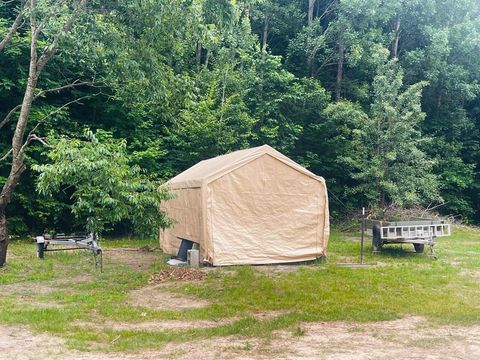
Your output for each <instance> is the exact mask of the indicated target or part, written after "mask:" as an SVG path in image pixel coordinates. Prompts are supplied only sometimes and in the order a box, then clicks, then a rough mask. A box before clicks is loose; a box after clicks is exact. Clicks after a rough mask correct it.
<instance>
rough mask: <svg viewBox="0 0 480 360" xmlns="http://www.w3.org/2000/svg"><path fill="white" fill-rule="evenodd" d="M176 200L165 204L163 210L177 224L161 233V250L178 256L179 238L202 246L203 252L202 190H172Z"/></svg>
mask: <svg viewBox="0 0 480 360" xmlns="http://www.w3.org/2000/svg"><path fill="white" fill-rule="evenodd" d="M171 191H172V192H173V193H174V194H175V198H174V199H171V200H168V201H166V202H165V204H164V207H163V208H162V210H163V211H165V212H166V213H167V214H168V216H169V217H170V218H172V219H173V220H174V221H175V224H174V225H173V226H172V227H171V228H169V229H165V230H163V231H162V230H161V231H160V247H161V249H162V250H163V251H164V252H166V253H168V254H172V255H176V254H177V252H178V248H179V246H180V240H179V238H183V239H188V240H191V241H194V242H197V243H199V244H200V250H202V247H203V246H202V240H203V229H202V225H203V222H202V194H201V189H200V188H183V189H172V190H171Z"/></svg>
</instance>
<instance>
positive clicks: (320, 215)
mask: <svg viewBox="0 0 480 360" xmlns="http://www.w3.org/2000/svg"><path fill="white" fill-rule="evenodd" d="M167 186H168V187H169V188H170V189H171V191H172V192H174V193H175V194H176V197H175V198H174V199H172V200H169V201H167V202H166V203H165V207H164V209H163V210H164V211H166V212H167V214H168V215H169V216H170V217H171V218H173V219H174V220H175V222H176V223H175V225H174V226H173V227H172V228H169V229H166V230H162V231H160V245H161V248H162V250H163V251H165V252H166V253H169V254H176V253H177V251H178V248H179V246H180V242H181V239H186V240H190V241H193V242H195V243H198V244H199V246H200V256H201V260H205V261H207V262H209V263H210V264H212V265H214V266H219V265H234V264H268V263H287V262H297V261H307V260H313V259H316V258H318V257H323V256H325V255H326V249H327V243H328V235H329V218H328V217H329V213H328V196H327V188H326V185H325V180H324V179H323V178H322V177H320V176H316V175H315V174H313V173H312V172H310V171H308V170H307V169H305V168H303V167H302V166H300V165H299V164H297V163H296V162H294V161H293V160H291V159H289V158H288V157H286V156H284V155H282V154H281V153H280V152H278V151H276V150H275V149H273V148H271V147H270V146H268V145H263V146H259V147H255V148H251V149H246V150H240V151H235V152H232V153H230V154H226V155H222V156H218V157H216V158H212V159H209V160H204V161H201V162H199V163H198V164H196V165H194V166H192V167H191V168H189V169H187V170H186V171H184V172H182V173H181V174H179V175H177V176H176V177H174V178H173V179H171V180H170V181H168V182H167Z"/></svg>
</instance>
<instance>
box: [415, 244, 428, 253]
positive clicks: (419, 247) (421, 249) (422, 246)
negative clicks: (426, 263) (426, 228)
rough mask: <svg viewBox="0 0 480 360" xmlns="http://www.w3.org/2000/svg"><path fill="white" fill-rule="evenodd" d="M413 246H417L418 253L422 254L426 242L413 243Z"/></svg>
mask: <svg viewBox="0 0 480 360" xmlns="http://www.w3.org/2000/svg"><path fill="white" fill-rule="evenodd" d="M413 247H414V248H415V252H416V253H418V254H421V253H423V250H424V249H425V244H413Z"/></svg>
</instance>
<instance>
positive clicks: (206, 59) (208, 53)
mask: <svg viewBox="0 0 480 360" xmlns="http://www.w3.org/2000/svg"><path fill="white" fill-rule="evenodd" d="M209 57H210V51H208V49H207V52H206V54H205V64H204V66H205V67H206V68H207V67H208V58H209Z"/></svg>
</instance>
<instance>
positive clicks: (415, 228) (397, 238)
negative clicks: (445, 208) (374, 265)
mask: <svg viewBox="0 0 480 360" xmlns="http://www.w3.org/2000/svg"><path fill="white" fill-rule="evenodd" d="M365 226H366V232H367V234H368V235H371V236H372V249H373V251H374V252H378V251H380V250H382V247H383V245H385V244H412V245H413V246H414V248H415V251H416V252H417V253H423V251H424V249H425V245H427V246H428V247H429V249H430V253H431V254H432V255H433V246H434V245H435V238H437V237H444V236H450V235H451V229H450V224H448V223H447V222H446V221H445V220H440V219H439V220H437V219H423V218H420V219H412V220H408V221H384V220H369V219H367V220H365Z"/></svg>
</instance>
